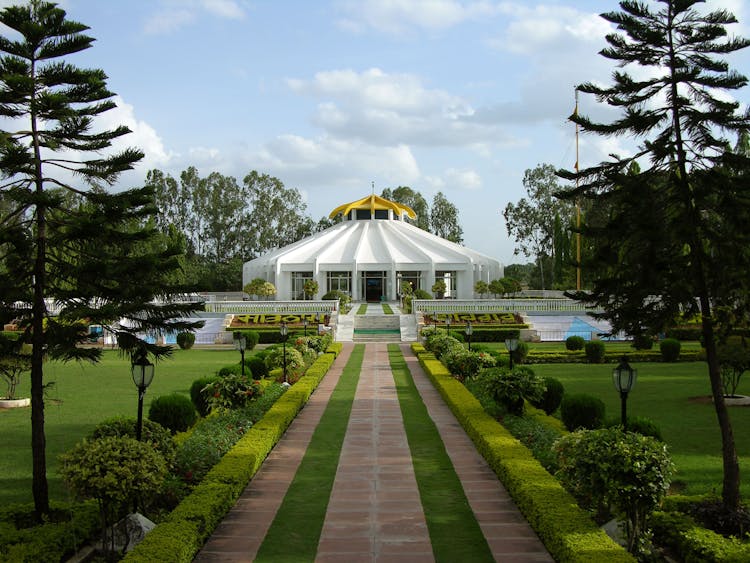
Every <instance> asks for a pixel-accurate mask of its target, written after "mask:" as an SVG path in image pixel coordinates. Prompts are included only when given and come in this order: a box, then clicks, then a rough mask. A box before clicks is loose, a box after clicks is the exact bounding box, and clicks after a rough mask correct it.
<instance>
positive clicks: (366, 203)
mask: <svg viewBox="0 0 750 563" xmlns="http://www.w3.org/2000/svg"><path fill="white" fill-rule="evenodd" d="M353 209H365V210H369V211H370V213H371V215H372V216H373V217H374V216H375V211H376V210H379V209H386V210H387V209H390V210H391V211H393V214H394V215H395V216H396V217H401V215H402V214H403V213H406V215H407V217H409V218H410V219H416V218H417V214H416V213H414V210H413V209H412V208H411V207H409V206H407V205H403V204H401V203H396V202H395V201H390V200H387V199H384V198H382V197H380V196H377V195H375V194H372V195H368V196H366V197H363V198H362V199H358V200H357V201H352V202H351V203H345V204H344V205H339V206H338V207H337V208H336V209H334V210H333V211H331V213H330V215H328V217H330V218H331V219H333V218H334V217H335V216H336V215H338V214H339V213H341V214H343V215H344V217H346V216H347V215H349V212H350V211H352V210H353Z"/></svg>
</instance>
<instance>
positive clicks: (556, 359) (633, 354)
mask: <svg viewBox="0 0 750 563" xmlns="http://www.w3.org/2000/svg"><path fill="white" fill-rule="evenodd" d="M473 341H474V340H473V338H472V342H473ZM503 353H504V354H506V353H505V352H503ZM627 355H628V361H629V362H663V361H664V360H663V358H662V355H661V352H660V351H659V350H635V351H629V352H628V353H627ZM506 356H507V354H506ZM620 356H621V355H618V354H609V355H607V356H605V357H604V363H615V364H616V363H618V362H619V361H620ZM704 359H705V358H704V357H703V353H702V352H701V351H700V350H688V351H685V350H683V351H681V352H680V357H679V360H678V361H680V362H699V361H702V360H704ZM524 363H526V364H578V363H587V360H586V354H585V353H584V352H580V351H575V352H572V351H565V352H564V351H548V350H534V349H533V348H532V349H531V350H529V354H528V356H526V360H525V361H524Z"/></svg>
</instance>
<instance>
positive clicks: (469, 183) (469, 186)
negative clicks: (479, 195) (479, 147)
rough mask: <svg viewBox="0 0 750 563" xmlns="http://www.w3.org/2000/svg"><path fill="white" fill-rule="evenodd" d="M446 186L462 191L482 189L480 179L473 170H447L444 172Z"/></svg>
mask: <svg viewBox="0 0 750 563" xmlns="http://www.w3.org/2000/svg"><path fill="white" fill-rule="evenodd" d="M445 180H446V185H448V186H449V187H451V188H459V189H463V190H478V189H480V188H481V187H482V177H481V176H480V175H479V174H478V173H477V172H476V171H475V170H468V169H463V170H458V169H456V168H448V169H447V170H446V171H445Z"/></svg>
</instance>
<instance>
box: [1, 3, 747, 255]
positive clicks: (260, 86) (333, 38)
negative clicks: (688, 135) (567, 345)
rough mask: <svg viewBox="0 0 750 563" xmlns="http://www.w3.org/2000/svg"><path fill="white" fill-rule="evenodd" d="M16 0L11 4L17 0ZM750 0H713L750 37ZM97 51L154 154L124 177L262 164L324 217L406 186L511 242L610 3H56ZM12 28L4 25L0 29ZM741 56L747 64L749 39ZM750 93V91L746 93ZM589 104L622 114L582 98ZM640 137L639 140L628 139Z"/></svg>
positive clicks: (742, 65) (618, 148)
mask: <svg viewBox="0 0 750 563" xmlns="http://www.w3.org/2000/svg"><path fill="white" fill-rule="evenodd" d="M11 3H16V2H11V1H9V0H0V5H8V4H11ZM749 4H750V3H748V2H747V1H746V0H709V2H708V3H707V8H703V7H700V6H699V8H700V9H701V10H702V11H703V10H705V9H718V8H726V9H728V10H730V11H731V12H732V13H734V14H735V16H737V19H738V20H739V24H737V25H733V26H731V29H730V31H731V33H733V34H735V35H744V36H750V5H749ZM60 6H61V7H62V8H64V9H65V10H66V11H67V12H68V17H69V18H70V19H73V20H75V21H79V22H81V23H83V24H86V25H87V26H89V27H90V28H91V29H90V30H89V32H88V34H89V35H91V36H92V37H94V38H95V39H96V41H95V43H94V45H93V47H92V48H90V49H88V50H86V51H83V52H81V53H78V54H76V55H73V56H71V57H70V58H69V59H68V62H70V63H72V64H75V65H77V66H82V67H94V68H101V69H103V70H104V71H105V73H106V74H107V75H108V77H109V80H108V86H109V88H110V90H112V91H113V92H115V93H116V94H117V96H116V98H115V101H116V102H117V104H118V107H117V108H116V109H115V110H111V111H109V112H107V113H106V114H104V116H103V117H102V118H101V119H102V125H103V126H105V125H115V124H126V125H128V126H129V127H130V128H131V129H132V131H133V133H132V134H131V135H128V136H127V137H126V138H125V144H127V145H130V146H136V147H139V148H140V149H141V150H143V151H144V152H145V155H146V156H145V158H144V159H143V161H142V162H141V164H140V165H139V166H138V168H137V169H136V170H134V171H132V172H129V173H127V174H125V175H123V176H122V178H121V179H120V181H119V183H118V185H117V186H116V187H115V189H117V188H128V187H135V186H138V185H142V184H143V181H144V178H145V176H146V173H147V171H148V170H151V169H154V168H157V169H159V170H162V171H164V172H166V173H169V174H172V175H173V176H175V177H179V174H180V172H181V171H183V170H185V169H186V168H188V167H189V166H195V167H196V168H197V169H198V170H199V172H200V174H201V176H207V175H208V174H210V173H211V172H214V171H216V172H219V173H221V174H224V175H228V176H234V177H235V178H237V179H238V180H239V181H241V180H242V178H244V176H245V175H246V174H248V173H249V172H250V171H252V170H257V171H259V172H261V173H267V174H270V175H272V176H275V177H277V178H279V179H280V180H281V181H282V182H283V183H284V185H285V186H287V187H290V188H296V189H298V190H299V191H300V193H301V194H302V195H303V197H304V199H305V202H306V204H307V212H308V213H309V214H310V215H311V216H312V217H313V219H315V220H316V221H317V220H318V219H319V218H320V217H322V216H324V215H326V216H327V215H328V213H329V212H330V211H332V210H333V209H334V208H335V207H337V206H339V205H340V204H342V203H346V202H349V201H354V200H356V199H359V198H361V197H364V196H366V195H369V194H370V193H371V192H372V186H373V185H374V188H375V192H376V193H378V194H379V193H380V192H381V191H382V190H383V189H384V188H387V187H397V186H399V185H406V186H410V187H411V188H413V189H415V190H417V191H419V192H421V193H422V195H424V196H425V198H426V199H427V201H428V202H431V201H432V198H433V196H434V195H435V194H436V193H437V192H439V191H442V192H443V193H444V194H445V196H446V197H447V198H448V199H449V200H450V201H451V202H453V203H454V204H455V205H456V206H457V207H458V210H459V221H460V223H461V226H462V227H463V230H464V244H465V245H466V246H467V247H469V248H472V249H474V250H476V251H479V252H482V253H484V254H487V255H489V256H492V257H494V258H498V259H500V260H501V261H502V262H503V263H505V264H509V263H517V262H527V261H530V260H529V259H527V258H526V257H524V256H523V255H519V256H514V250H515V243H514V241H513V240H512V239H511V238H510V237H509V236H508V234H507V230H506V225H505V221H504V220H503V217H502V210H503V209H504V208H505V206H506V205H507V204H508V202H513V203H515V202H517V201H518V200H520V199H521V198H522V197H524V196H525V195H526V194H525V190H524V187H523V183H522V180H523V176H524V172H525V171H526V170H528V169H532V168H534V167H536V166H537V165H539V164H542V163H546V164H552V165H553V166H555V167H557V168H568V169H572V168H573V166H574V163H575V154H576V141H575V128H574V126H573V125H572V124H571V123H570V122H569V121H568V120H567V117H568V116H569V115H570V114H571V113H572V111H573V109H574V107H575V96H574V89H575V86H576V85H577V84H580V83H583V82H587V81H594V82H598V83H601V84H609V83H610V79H609V77H610V75H611V72H612V71H613V70H614V67H613V65H612V63H611V61H608V60H607V59H605V58H604V57H602V56H600V55H598V52H599V50H600V49H602V48H603V47H604V46H605V45H606V42H605V40H604V37H605V35H606V34H607V33H611V32H612V31H614V30H613V28H612V27H611V26H610V24H609V23H608V22H606V21H605V20H603V19H602V18H601V17H599V15H598V14H599V13H601V12H605V11H613V10H617V8H618V3H617V2H615V1H610V0H546V1H543V2H537V1H535V0H510V1H495V0H315V1H310V0H63V1H61V2H60ZM0 32H2V30H0ZM745 51H748V52H747V53H746V52H744V51H743V52H742V53H739V54H735V55H732V57H731V58H730V63H731V64H732V66H733V68H735V69H736V70H738V71H739V72H741V73H743V74H750V49H746V50H745ZM736 96H737V97H738V99H739V100H740V101H742V102H743V104H744V103H745V102H750V90H748V89H747V88H745V89H744V90H742V91H740V92H738V93H736ZM579 111H580V112H581V113H584V114H587V115H590V116H593V117H596V118H604V119H610V118H613V117H615V116H616V114H613V113H612V110H611V109H609V108H607V107H606V106H601V105H600V104H597V102H596V100H595V99H593V98H592V97H589V96H586V95H581V97H580V100H579ZM629 143H630V141H629V140H628V139H619V138H618V139H604V138H597V137H594V136H587V135H581V136H580V138H579V143H578V147H579V153H580V165H581V167H583V166H586V165H590V164H595V163H597V162H600V161H602V160H605V159H607V156H608V155H609V154H610V153H613V152H616V153H619V154H627V153H628V147H629ZM630 146H631V147H632V145H630Z"/></svg>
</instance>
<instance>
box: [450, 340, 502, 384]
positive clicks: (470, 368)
mask: <svg viewBox="0 0 750 563" xmlns="http://www.w3.org/2000/svg"><path fill="white" fill-rule="evenodd" d="M444 363H445V367H447V368H448V370H449V371H450V372H451V374H453V375H454V376H455V377H456V379H458V380H459V381H464V380H465V379H467V378H469V377H475V376H476V375H477V374H479V372H480V371H481V370H482V369H484V368H489V367H493V366H494V365H495V358H493V357H492V356H491V355H489V354H487V353H485V352H474V351H471V352H470V351H468V350H467V349H465V348H463V347H461V349H460V350H455V351H454V352H453V353H451V354H449V355H447V356H446V357H445V358H444Z"/></svg>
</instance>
